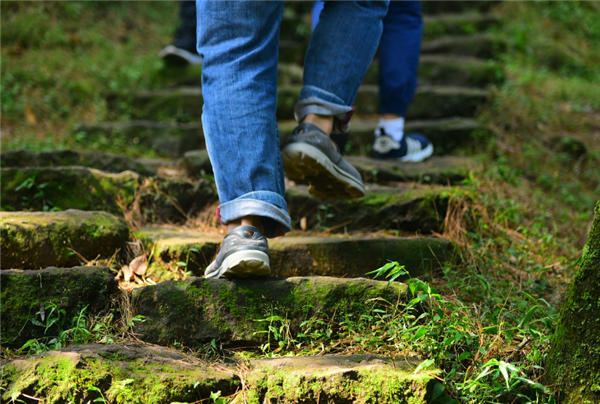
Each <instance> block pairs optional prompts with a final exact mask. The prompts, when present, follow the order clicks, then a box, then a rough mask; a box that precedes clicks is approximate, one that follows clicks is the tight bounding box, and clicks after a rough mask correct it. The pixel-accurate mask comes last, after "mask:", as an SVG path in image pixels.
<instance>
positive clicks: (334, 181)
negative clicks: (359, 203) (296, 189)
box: [281, 123, 365, 199]
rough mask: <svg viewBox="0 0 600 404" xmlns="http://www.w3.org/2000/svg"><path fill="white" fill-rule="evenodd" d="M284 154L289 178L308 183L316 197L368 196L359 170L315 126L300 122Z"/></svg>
mask: <svg viewBox="0 0 600 404" xmlns="http://www.w3.org/2000/svg"><path fill="white" fill-rule="evenodd" d="M281 157H282V159H283V169H284V171H285V174H286V175H287V176H288V178H289V179H291V180H293V181H298V182H308V183H309V184H310V188H309V189H308V192H310V194H311V195H314V196H316V197H317V198H337V199H351V198H360V197H363V196H364V195H365V187H364V185H363V181H362V177H361V175H360V173H359V172H358V171H357V170H356V168H354V167H353V166H352V165H351V164H350V163H348V162H347V161H346V160H344V159H343V157H342V155H341V153H340V151H339V150H338V148H337V146H336V144H335V143H334V142H333V141H332V140H331V139H330V138H329V136H327V134H326V133H325V132H323V131H322V130H321V129H320V128H319V127H318V126H316V125H313V124H310V123H303V124H300V125H298V126H297V127H296V129H294V131H293V132H292V134H291V135H290V137H289V140H288V143H287V145H286V146H285V147H284V148H283V150H282V152H281Z"/></svg>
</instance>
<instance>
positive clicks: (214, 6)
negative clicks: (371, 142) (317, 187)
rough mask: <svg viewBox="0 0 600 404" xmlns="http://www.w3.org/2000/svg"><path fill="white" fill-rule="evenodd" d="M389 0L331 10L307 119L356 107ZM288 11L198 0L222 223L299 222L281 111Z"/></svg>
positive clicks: (276, 4) (308, 73) (310, 85)
mask: <svg viewBox="0 0 600 404" xmlns="http://www.w3.org/2000/svg"><path fill="white" fill-rule="evenodd" d="M387 5H388V2H387V1H373V2H371V1H340V2H333V4H331V5H329V6H328V7H327V8H326V9H325V10H324V11H323V13H322V14H321V24H320V25H319V26H318V27H317V28H316V29H315V31H314V34H313V36H312V37H311V40H310V44H309V47H308V50H307V53H306V57H305V63H304V64H305V66H304V86H303V89H302V91H301V93H300V97H299V100H298V103H297V104H296V107H295V113H296V117H297V119H298V121H301V120H302V118H304V117H305V116H306V115H307V114H310V113H316V114H322V115H328V116H335V117H337V118H339V119H341V120H343V119H345V118H347V117H348V116H349V115H350V114H351V112H352V111H353V107H352V103H353V102H354V98H355V97H356V93H357V91H358V87H359V86H360V84H361V82H362V80H363V78H364V75H365V73H366V71H367V69H368V67H369V64H370V63H371V60H372V59H373V56H374V55H375V52H376V50H377V45H378V43H379V39H380V37H381V33H382V31H383V23H382V20H383V17H384V16H385V15H386V12H387ZM283 8H284V4H283V1H201V0H198V1H197V2H196V11H197V20H198V25H197V36H198V53H199V54H200V55H202V56H203V57H204V64H203V66H202V95H203V98H204V106H203V110H202V125H203V128H204V134H205V138H206V148H207V150H208V153H209V156H210V160H211V163H212V166H213V170H214V173H215V180H216V184H217V190H218V192H219V199H220V201H221V205H220V207H219V212H220V216H221V220H222V222H223V223H228V222H231V221H234V220H236V219H239V218H242V217H244V216H260V217H262V218H264V219H267V220H268V221H271V222H274V223H276V224H277V225H278V227H279V230H280V232H281V233H284V232H286V231H289V230H290V229H291V220H290V217H289V214H288V212H287V205H286V202H285V199H284V193H285V187H284V180H283V165H282V161H281V154H280V151H279V132H278V129H277V118H276V116H275V111H276V107H277V63H278V49H279V26H280V24H281V20H282V16H283ZM269 227H271V226H269ZM266 235H267V236H272V235H274V234H266Z"/></svg>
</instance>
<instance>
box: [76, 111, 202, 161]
mask: <svg viewBox="0 0 600 404" xmlns="http://www.w3.org/2000/svg"><path fill="white" fill-rule="evenodd" d="M149 118H150V119H152V121H135V120H134V121H130V122H104V123H96V124H86V123H79V124H78V125H76V127H75V128H74V129H73V136H79V137H81V136H83V138H84V139H85V141H86V142H91V143H93V142H95V141H98V140H99V139H109V140H120V141H125V142H126V143H130V144H131V143H132V144H135V145H138V146H141V147H146V148H148V149H151V150H154V151H155V152H156V153H157V154H158V155H159V156H162V157H178V156H180V155H181V154H183V153H184V152H186V151H188V150H190V149H196V148H199V147H200V145H203V144H204V132H203V131H202V127H201V126H199V125H198V124H185V123H177V124H172V123H164V122H155V121H156V119H154V117H152V116H150V117H149Z"/></svg>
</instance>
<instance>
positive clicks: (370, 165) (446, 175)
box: [345, 156, 481, 185]
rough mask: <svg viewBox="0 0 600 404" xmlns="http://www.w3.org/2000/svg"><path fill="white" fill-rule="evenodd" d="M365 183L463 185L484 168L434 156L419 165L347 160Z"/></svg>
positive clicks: (357, 158) (463, 159)
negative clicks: (473, 174)
mask: <svg viewBox="0 0 600 404" xmlns="http://www.w3.org/2000/svg"><path fill="white" fill-rule="evenodd" d="M345 159H346V160H347V161H348V162H349V163H350V164H352V165H353V166H354V167H355V168H356V169H357V170H358V171H359V172H360V173H361V175H362V178H363V181H364V182H366V183H378V184H385V183H390V182H414V183H418V184H441V185H448V184H460V183H461V182H462V181H464V180H465V179H467V178H469V174H470V173H472V172H473V171H480V170H481V165H480V164H479V163H477V162H476V161H475V160H473V159H469V158H466V157H459V156H434V157H431V158H429V159H427V160H426V161H423V162H420V163H403V162H399V161H395V160H378V159H373V158H369V157H364V156H346V157H345Z"/></svg>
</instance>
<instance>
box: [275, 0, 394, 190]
mask: <svg viewBox="0 0 600 404" xmlns="http://www.w3.org/2000/svg"><path fill="white" fill-rule="evenodd" d="M387 3H388V2H387V1H374V2H361V1H340V2H338V1H331V2H326V3H325V6H324V8H323V10H322V11H321V13H320V20H319V23H318V24H317V26H316V27H315V30H314V32H313V35H312V37H311V40H310V44H309V47H308V50H307V52H306V58H305V61H304V87H303V89H302V91H301V93H300V97H299V101H298V103H297V104H296V108H295V114H296V119H297V120H298V122H299V123H300V126H299V127H298V128H297V129H296V130H295V131H294V133H293V134H292V136H291V137H290V143H289V144H288V145H287V146H286V147H285V148H284V150H283V157H284V166H285V169H286V173H287V174H288V177H290V178H292V179H300V180H305V181H308V182H309V183H310V184H311V188H310V191H311V193H312V194H313V195H315V196H319V197H335V198H355V197H360V196H363V195H364V193H365V190H364V186H363V184H362V179H361V178H360V174H358V172H357V171H356V169H354V167H352V166H351V165H350V164H348V163H347V162H346V161H345V160H344V159H343V158H342V157H341V155H340V153H339V150H336V147H335V146H334V144H333V142H332V141H331V140H330V139H329V138H328V136H329V135H330V134H331V132H332V131H337V130H339V131H347V130H348V125H349V121H350V118H351V117H352V114H353V112H354V107H352V103H353V102H354V99H355V97H356V93H357V91H358V87H359V86H360V84H361V83H362V80H363V78H364V75H365V73H366V71H367V69H368V67H369V65H370V63H371V61H372V59H373V56H374V54H375V51H376V50H377V45H378V43H379V38H380V36H381V31H382V19H383V17H384V16H385V14H386V11H387Z"/></svg>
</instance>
